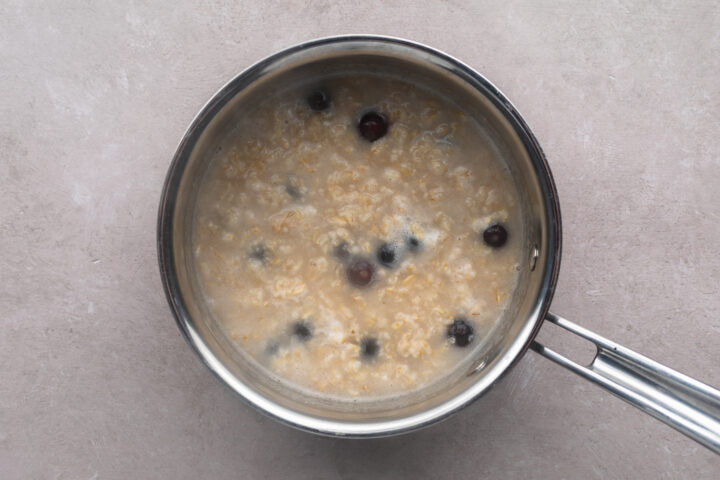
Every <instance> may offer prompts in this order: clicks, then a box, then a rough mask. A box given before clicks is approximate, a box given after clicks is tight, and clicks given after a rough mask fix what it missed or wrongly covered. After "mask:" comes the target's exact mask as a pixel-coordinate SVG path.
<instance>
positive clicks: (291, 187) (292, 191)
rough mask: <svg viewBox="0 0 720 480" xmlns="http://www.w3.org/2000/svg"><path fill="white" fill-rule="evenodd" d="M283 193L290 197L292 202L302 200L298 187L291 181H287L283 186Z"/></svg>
mask: <svg viewBox="0 0 720 480" xmlns="http://www.w3.org/2000/svg"><path fill="white" fill-rule="evenodd" d="M285 193H287V194H288V195H290V197H292V199H293V200H300V199H301V198H302V193H300V187H298V186H297V184H296V183H295V182H293V181H289V182H288V183H286V184H285Z"/></svg>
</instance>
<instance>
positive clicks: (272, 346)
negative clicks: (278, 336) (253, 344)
mask: <svg viewBox="0 0 720 480" xmlns="http://www.w3.org/2000/svg"><path fill="white" fill-rule="evenodd" d="M279 349H280V342H278V341H277V340H272V341H270V342H268V344H267V345H266V346H265V353H266V354H267V355H275V354H276V353H277V352H278V350H279Z"/></svg>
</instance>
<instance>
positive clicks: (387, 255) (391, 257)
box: [377, 243, 396, 267]
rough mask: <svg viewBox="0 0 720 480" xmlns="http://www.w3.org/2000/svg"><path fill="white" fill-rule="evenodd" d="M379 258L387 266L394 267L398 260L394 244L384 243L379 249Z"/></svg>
mask: <svg viewBox="0 0 720 480" xmlns="http://www.w3.org/2000/svg"><path fill="white" fill-rule="evenodd" d="M377 259H378V262H380V264H382V265H383V266H385V267H393V266H394V265H395V260H396V248H395V246H394V245H393V244H390V243H383V244H382V245H380V246H379V247H378V249H377Z"/></svg>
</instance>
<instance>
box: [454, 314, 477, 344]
mask: <svg viewBox="0 0 720 480" xmlns="http://www.w3.org/2000/svg"><path fill="white" fill-rule="evenodd" d="M447 336H448V338H449V339H450V343H452V344H453V345H455V346H456V347H467V346H468V345H469V344H470V342H472V341H473V337H474V336H475V331H474V330H473V327H472V326H471V325H470V324H469V323H468V322H467V320H465V319H464V318H462V317H455V319H454V320H453V323H451V324H450V325H448V329H447Z"/></svg>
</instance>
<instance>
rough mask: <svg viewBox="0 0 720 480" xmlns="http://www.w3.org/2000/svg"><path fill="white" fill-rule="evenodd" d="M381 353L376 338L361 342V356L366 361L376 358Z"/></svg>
mask: <svg viewBox="0 0 720 480" xmlns="http://www.w3.org/2000/svg"><path fill="white" fill-rule="evenodd" d="M378 353H380V345H379V344H378V341H377V339H376V338H373V337H364V338H363V339H362V340H360V356H362V358H364V359H366V360H370V359H372V358H375V357H376V356H377V355H378Z"/></svg>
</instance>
